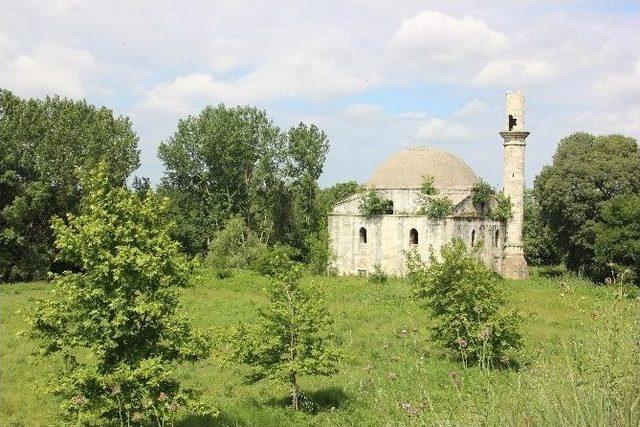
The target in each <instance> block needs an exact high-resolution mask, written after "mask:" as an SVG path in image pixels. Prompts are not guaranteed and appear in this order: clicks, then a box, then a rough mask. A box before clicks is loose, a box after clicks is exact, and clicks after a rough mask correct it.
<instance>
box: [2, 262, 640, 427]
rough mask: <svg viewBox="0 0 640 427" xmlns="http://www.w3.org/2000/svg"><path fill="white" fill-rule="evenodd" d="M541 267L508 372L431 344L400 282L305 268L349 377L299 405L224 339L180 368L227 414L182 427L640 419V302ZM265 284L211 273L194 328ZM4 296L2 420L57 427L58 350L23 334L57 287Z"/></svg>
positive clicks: (245, 275) (238, 318)
mask: <svg viewBox="0 0 640 427" xmlns="http://www.w3.org/2000/svg"><path fill="white" fill-rule="evenodd" d="M542 273H544V272H538V273H534V276H533V277H532V278H531V279H529V280H526V281H522V282H515V281H508V282H507V283H506V286H507V287H508V292H507V293H508V300H509V304H511V305H512V306H515V307H517V308H518V309H519V310H520V312H521V314H522V315H523V316H524V318H525V320H524V324H523V332H524V336H525V346H524V350H523V352H522V355H521V356H520V358H519V361H518V362H519V363H518V364H517V365H514V366H512V367H511V368H510V369H502V370H497V369H494V370H482V369H480V368H478V367H476V366H464V365H463V364H462V363H460V362H457V361H455V360H452V359H451V358H450V357H449V355H447V354H446V353H445V352H443V351H442V349H441V348H439V347H438V346H437V345H436V344H434V343H433V342H432V341H431V339H430V336H429V317H428V314H427V313H426V311H425V310H424V308H422V307H420V306H419V305H418V304H417V303H416V302H415V301H414V300H413V299H412V298H411V289H410V288H409V286H408V284H407V283H406V282H405V281H403V280H400V279H392V280H390V281H388V282H387V283H385V284H373V283H370V282H369V281H368V280H367V279H366V278H356V277H351V278H346V277H308V278H306V279H305V284H306V285H307V286H315V287H317V288H320V289H322V291H323V293H324V295H325V300H326V304H327V307H328V310H329V311H330V312H331V314H332V315H333V317H334V319H335V328H336V332H337V334H338V336H339V337H340V340H341V349H342V352H343V358H342V362H341V365H340V372H339V373H338V374H337V375H335V376H332V377H318V378H315V377H306V378H303V380H302V387H303V392H304V399H303V406H304V411H302V412H294V411H293V410H292V409H290V408H289V407H288V396H287V388H286V387H285V386H283V385H281V384H278V383H275V382H270V381H262V382H258V383H255V384H251V383H250V382H248V380H247V378H246V374H247V373H248V370H247V369H246V368H245V367H244V366H242V365H238V364H236V363H233V362H229V361H228V360H227V359H226V358H225V345H224V342H223V341H216V343H215V345H214V351H213V352H212V354H211V356H210V357H209V358H208V359H206V360H204V361H202V362H199V363H197V364H191V365H184V366H183V367H181V368H180V369H181V376H182V377H183V378H184V380H185V383H186V384H188V385H189V386H192V387H195V388H198V389H200V390H201V391H202V393H203V396H204V398H205V400H206V401H207V402H209V403H210V404H211V405H212V406H213V407H215V408H216V410H217V411H218V415H217V416H211V417H204V418H203V417H196V416H189V415H187V414H183V415H182V416H181V418H179V419H177V420H176V422H175V425H180V426H196V425H232V426H234V425H237V426H245V425H246V426H272V425H273V426H276V425H277V426H279V425H292V426H293V425H323V426H350V425H393V426H399V425H400V426H402V425H512V426H534V425H549V426H551V425H571V426H582V425H584V426H591V425H640V403H639V400H640V374H639V373H638V370H639V369H638V367H639V366H640V364H639V359H640V357H639V353H640V348H639V346H640V332H639V327H638V326H639V325H638V316H639V310H640V308H639V304H640V303H639V302H638V300H633V299H626V298H619V297H616V288H615V287H604V286H596V285H593V284H592V283H589V282H586V281H584V280H581V279H578V278H575V277H571V276H566V275H564V276H563V275H561V276H555V277H550V276H546V275H544V274H542ZM267 286H269V281H268V280H267V279H265V278H263V277H260V276H257V275H255V274H253V273H251V272H246V271H235V272H234V274H233V275H232V276H231V277H229V278H226V279H218V278H216V277H215V275H214V274H213V273H212V272H210V271H208V270H202V271H200V272H198V274H197V275H196V276H194V279H193V286H191V287H189V288H187V289H185V290H183V291H182V292H183V293H182V303H183V305H184V308H185V310H187V312H188V313H189V315H190V317H191V318H192V320H193V322H194V326H196V327H199V328H201V329H206V330H211V331H212V333H213V334H214V335H218V334H221V333H222V334H223V333H224V331H225V330H226V329H228V328H232V327H234V326H235V325H237V324H239V323H240V322H251V321H252V319H254V318H255V316H256V307H257V306H258V305H260V304H261V303H263V302H264V301H265V298H266V294H265V288H266V287H267ZM0 294H1V300H0V301H1V311H0V361H1V364H0V375H1V377H0V383H1V385H2V387H1V390H0V393H1V396H0V399H1V400H0V425H2V426H48V425H56V424H59V421H58V419H57V416H56V414H57V410H58V407H59V404H60V402H59V400H57V398H56V397H55V396H52V395H51V394H49V393H48V389H49V387H50V386H51V385H52V384H55V381H56V379H55V373H56V369H57V368H59V366H60V359H56V358H47V359H43V358H41V357H40V356H38V355H37V354H36V349H37V348H36V345H35V343H33V342H30V341H28V340H27V339H26V338H23V337H21V336H20V334H19V332H20V331H21V330H24V328H25V327H26V325H25V322H24V311H25V310H27V309H28V308H29V307H30V305H31V304H32V300H33V299H35V298H47V296H48V285H47V284H46V283H41V282H40V283H15V284H3V285H1V286H0Z"/></svg>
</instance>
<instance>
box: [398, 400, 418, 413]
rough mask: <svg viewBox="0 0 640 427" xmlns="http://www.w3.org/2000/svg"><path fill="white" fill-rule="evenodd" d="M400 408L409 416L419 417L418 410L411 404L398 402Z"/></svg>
mask: <svg viewBox="0 0 640 427" xmlns="http://www.w3.org/2000/svg"><path fill="white" fill-rule="evenodd" d="M398 406H399V407H400V409H402V410H403V411H404V412H406V413H407V414H409V415H418V411H417V410H416V408H414V407H413V406H411V404H410V403H409V402H398Z"/></svg>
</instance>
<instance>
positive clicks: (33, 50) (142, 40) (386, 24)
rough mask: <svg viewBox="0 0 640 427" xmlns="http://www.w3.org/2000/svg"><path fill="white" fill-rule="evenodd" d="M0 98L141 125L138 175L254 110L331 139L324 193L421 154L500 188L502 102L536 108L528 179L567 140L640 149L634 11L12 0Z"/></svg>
mask: <svg viewBox="0 0 640 427" xmlns="http://www.w3.org/2000/svg"><path fill="white" fill-rule="evenodd" d="M1 9H2V13H1V14H0V86H2V87H7V88H9V89H11V90H13V91H14V92H16V93H17V94H19V95H21V96H25V97H29V96H35V97H39V96H44V95H47V94H60V95H64V96H68V97H72V98H86V99H87V100H89V102H91V103H95V104H99V105H105V106H108V107H109V108H112V109H113V110H114V111H116V112H117V113H119V114H123V115H127V116H130V117H131V118H132V120H133V122H134V126H135V130H136V132H137V133H138V134H139V136H140V147H141V150H142V166H141V168H140V169H139V170H138V171H136V174H137V175H140V176H148V177H150V178H152V179H153V180H154V181H155V182H157V181H158V180H159V179H160V178H161V176H162V164H161V162H160V161H159V160H158V159H157V157H156V148H157V145H158V144H159V143H160V142H161V141H162V140H164V139H166V138H168V137H169V136H170V135H171V134H172V132H173V131H174V130H175V128H176V124H177V121H178V119H179V118H181V117H186V116H188V115H189V114H197V112H198V111H199V110H200V109H202V108H203V107H204V106H205V105H207V104H214V105H215V104H218V103H221V102H224V103H225V104H228V105H237V104H252V105H256V106H258V107H261V108H264V109H266V110H267V112H268V113H269V115H270V116H271V117H272V118H273V120H274V122H276V123H277V124H278V125H279V126H281V127H283V128H287V127H289V126H291V125H294V124H295V123H297V122H299V121H301V120H302V121H310V122H314V123H316V124H318V125H319V126H320V127H321V128H323V129H324V130H325V131H326V132H327V134H328V135H329V138H330V140H331V150H330V153H329V155H328V159H327V163H326V167H325V172H324V174H323V176H322V178H321V183H322V184H323V185H328V184H331V183H334V182H337V181H345V180H351V179H355V180H357V181H360V182H363V181H366V180H367V178H368V177H369V175H370V174H371V172H372V170H373V169H374V168H375V167H376V165H377V164H379V163H380V162H381V161H383V160H384V158H385V157H387V156H388V155H390V154H391V153H393V152H394V151H397V150H399V149H402V148H405V147H409V146H419V145H428V146H437V147H440V148H443V149H446V150H449V151H453V152H455V153H457V154H459V155H461V156H462V157H464V159H465V160H466V161H467V163H469V164H470V165H471V166H472V167H473V168H474V169H475V171H476V172H477V174H478V175H480V176H483V177H485V178H486V179H488V180H489V181H490V182H492V183H493V184H494V185H496V186H498V187H499V186H500V176H501V162H502V150H501V149H502V147H501V138H500V137H499V136H498V132H499V131H500V130H501V128H502V126H503V109H504V105H503V102H504V93H505V92H506V91H507V90H510V89H516V88H519V89H523V90H524V91H525V93H526V96H527V127H528V129H529V130H530V131H531V135H530V137H529V138H528V146H527V163H526V175H527V180H528V182H529V183H531V182H532V180H533V178H534V177H535V175H536V174H537V173H538V172H539V171H540V169H541V168H542V166H543V165H544V164H547V163H549V162H550V161H551V156H552V155H553V152H554V150H555V147H556V145H557V143H558V141H559V139H560V138H562V137H563V136H566V135H568V134H570V133H571V132H575V131H579V130H584V131H589V132H594V133H612V132H616V133H624V134H627V135H631V136H633V137H635V138H639V137H640V42H639V41H640V2H639V1H619V2H616V1H584V0H536V1H534V0H514V1H494V0H484V1H482V2H479V1H457V0H448V1H376V0H370V1H365V0H358V1H355V0H354V1H350V2H344V1H331V0H330V1H323V2H319V1H315V2H307V1H270V2H262V1H255V2H251V1H242V0H235V1H230V0H228V1H227V0H221V1H215V2H212V1H204V0H202V1H172V2H170V1H160V0H155V1H136V2H130V1H109V2H104V1H100V2H98V1H85V0H59V1H56V0H50V1H33V0H19V1H14V0H2V5H1Z"/></svg>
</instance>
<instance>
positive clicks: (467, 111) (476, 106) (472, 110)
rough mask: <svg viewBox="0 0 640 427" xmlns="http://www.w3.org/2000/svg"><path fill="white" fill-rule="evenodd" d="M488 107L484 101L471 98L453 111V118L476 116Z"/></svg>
mask: <svg viewBox="0 0 640 427" xmlns="http://www.w3.org/2000/svg"><path fill="white" fill-rule="evenodd" d="M488 109H489V106H488V105H487V103H486V102H484V101H481V100H479V99H472V100H471V101H469V102H467V103H466V104H465V105H463V106H462V107H461V108H460V109H458V110H457V111H456V112H455V113H453V117H455V118H466V117H477V116H479V115H482V114H483V113H485V112H486V111H487V110H488Z"/></svg>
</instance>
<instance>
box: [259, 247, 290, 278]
mask: <svg viewBox="0 0 640 427" xmlns="http://www.w3.org/2000/svg"><path fill="white" fill-rule="evenodd" d="M299 255H300V252H299V251H298V250H297V249H296V248H293V247H291V246H287V245H283V244H280V243H276V244H275V245H274V246H273V247H270V248H269V247H267V248H265V250H264V251H262V253H261V254H260V255H259V256H258V257H257V258H256V260H255V261H254V262H253V264H252V265H251V269H252V270H254V271H257V272H258V273H260V274H262V275H263V276H270V277H275V276H276V275H277V274H278V272H279V271H281V270H282V269H283V268H284V267H285V265H288V263H289V262H292V260H293V259H295V258H297V257H298V256H299Z"/></svg>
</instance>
